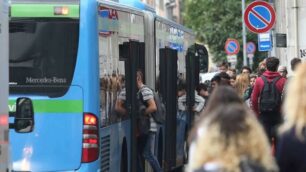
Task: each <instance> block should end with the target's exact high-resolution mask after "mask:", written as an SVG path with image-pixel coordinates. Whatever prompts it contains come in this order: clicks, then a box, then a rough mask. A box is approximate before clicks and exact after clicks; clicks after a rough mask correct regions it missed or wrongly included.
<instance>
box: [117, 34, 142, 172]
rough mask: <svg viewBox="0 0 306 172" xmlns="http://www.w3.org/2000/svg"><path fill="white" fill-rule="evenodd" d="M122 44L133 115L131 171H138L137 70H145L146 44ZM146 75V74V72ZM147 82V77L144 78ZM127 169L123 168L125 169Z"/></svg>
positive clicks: (133, 42)
mask: <svg viewBox="0 0 306 172" xmlns="http://www.w3.org/2000/svg"><path fill="white" fill-rule="evenodd" d="M119 46H120V51H119V56H120V59H121V60H124V62H125V74H126V83H125V85H126V102H127V105H126V106H127V109H128V112H129V116H130V117H131V140H130V144H129V147H128V149H129V150H130V151H129V152H130V154H129V157H130V162H131V165H130V166H129V167H130V171H136V166H137V163H143V162H137V137H136V134H137V133H136V132H137V130H136V128H137V127H136V126H137V112H138V106H137V85H136V72H137V70H139V69H140V70H141V71H142V72H143V74H144V72H145V58H144V57H145V44H144V43H142V42H137V41H132V40H131V41H129V42H125V43H123V44H121V45H119ZM144 76H145V74H144ZM144 83H145V79H144ZM126 169H127V168H125V169H121V170H122V171H125V170H126Z"/></svg>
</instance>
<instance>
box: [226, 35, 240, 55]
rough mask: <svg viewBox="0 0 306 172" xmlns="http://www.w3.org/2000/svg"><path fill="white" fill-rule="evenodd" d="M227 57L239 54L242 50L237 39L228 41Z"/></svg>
mask: <svg viewBox="0 0 306 172" xmlns="http://www.w3.org/2000/svg"><path fill="white" fill-rule="evenodd" d="M224 49H225V52H226V54H227V55H234V54H238V52H239V50H240V45H239V42H238V41H237V40H236V39H231V38H229V39H227V40H226V42H225V46H224Z"/></svg>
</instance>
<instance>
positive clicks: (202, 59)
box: [195, 44, 209, 73]
mask: <svg viewBox="0 0 306 172" xmlns="http://www.w3.org/2000/svg"><path fill="white" fill-rule="evenodd" d="M195 48H196V49H195V51H196V52H195V54H196V55H197V56H198V59H199V65H198V66H199V72H200V73H206V72H208V62H209V61H208V51H207V49H206V47H205V46H204V45H201V44H195Z"/></svg>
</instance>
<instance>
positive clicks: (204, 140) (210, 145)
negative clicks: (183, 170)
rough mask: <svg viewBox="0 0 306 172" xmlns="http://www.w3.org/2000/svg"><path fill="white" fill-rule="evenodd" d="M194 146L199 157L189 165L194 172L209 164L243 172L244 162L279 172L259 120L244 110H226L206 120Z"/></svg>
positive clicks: (229, 170)
mask: <svg viewBox="0 0 306 172" xmlns="http://www.w3.org/2000/svg"><path fill="white" fill-rule="evenodd" d="M197 131H198V132H197V138H196V140H195V142H194V150H193V152H195V153H196V154H194V155H190V156H192V157H191V158H192V162H190V164H188V171H189V172H192V171H194V170H196V169H199V168H201V167H203V165H205V164H206V163H208V162H218V163H220V164H221V168H222V169H223V170H225V171H228V172H240V166H239V165H240V162H241V160H242V158H247V159H248V160H250V161H251V162H255V163H257V164H258V165H260V166H261V167H263V168H264V169H266V170H271V171H277V166H276V163H275V161H274V159H273V157H272V155H271V150H270V146H269V143H268V140H267V137H266V135H265V133H264V131H263V129H262V127H261V126H260V124H259V123H258V121H257V119H256V118H255V116H254V115H253V114H252V113H251V112H250V111H249V110H248V109H247V108H246V107H244V106H242V105H240V104H234V105H230V106H223V107H220V108H218V109H217V110H216V111H214V112H213V113H212V114H211V115H210V116H209V117H207V118H204V119H203V120H202V121H201V122H200V125H199V128H198V130H197Z"/></svg>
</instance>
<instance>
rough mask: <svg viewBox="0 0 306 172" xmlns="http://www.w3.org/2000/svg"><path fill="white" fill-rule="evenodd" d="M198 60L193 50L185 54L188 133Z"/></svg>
mask: <svg viewBox="0 0 306 172" xmlns="http://www.w3.org/2000/svg"><path fill="white" fill-rule="evenodd" d="M198 64H199V63H198V58H197V56H196V52H195V49H194V48H189V49H188V51H187V54H186V71H187V72H186V91H187V96H186V102H187V109H188V114H187V117H188V118H187V124H188V125H187V126H188V131H190V129H191V127H192V123H193V121H194V112H193V111H192V108H193V106H194V104H195V94H194V92H195V89H196V85H197V84H198V83H199V65H198Z"/></svg>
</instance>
